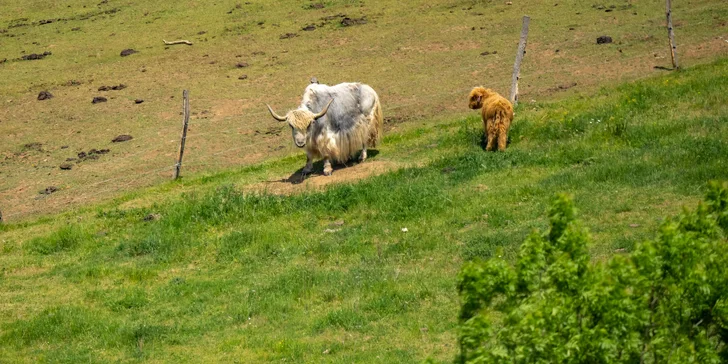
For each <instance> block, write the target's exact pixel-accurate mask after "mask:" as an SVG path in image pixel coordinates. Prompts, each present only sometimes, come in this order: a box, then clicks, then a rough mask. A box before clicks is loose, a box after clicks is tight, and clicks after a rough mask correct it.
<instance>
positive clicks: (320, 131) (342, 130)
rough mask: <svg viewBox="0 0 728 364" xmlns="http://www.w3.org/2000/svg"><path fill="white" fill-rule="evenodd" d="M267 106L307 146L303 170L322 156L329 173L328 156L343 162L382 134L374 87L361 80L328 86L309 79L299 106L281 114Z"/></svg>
mask: <svg viewBox="0 0 728 364" xmlns="http://www.w3.org/2000/svg"><path fill="white" fill-rule="evenodd" d="M266 106H268V110H269V111H270V114H271V115H273V118H275V119H276V120H278V121H285V122H288V125H289V126H290V127H291V130H292V132H293V142H294V143H295V144H296V146H298V147H299V148H304V147H305V148H306V166H305V167H304V168H303V174H304V175H306V174H309V173H311V172H312V171H313V159H314V158H323V159H324V175H327V176H330V175H331V172H332V171H333V168H331V160H332V159H333V160H334V161H338V162H345V161H347V160H348V159H349V158H351V157H352V156H353V155H354V154H355V153H356V152H357V151H359V150H361V155H360V157H359V160H360V161H362V162H363V161H364V160H365V159H366V158H367V148H369V147H375V146H376V145H377V142H378V141H379V138H380V136H381V135H382V107H381V105H380V104H379V96H377V93H376V92H374V90H373V89H372V88H371V87H369V86H367V85H365V84H362V83H341V84H338V85H336V86H327V85H322V84H317V83H312V84H310V85H309V86H308V87H306V91H304V93H303V100H302V101H301V106H299V107H298V109H295V110H291V111H289V112H288V113H286V116H285V117H284V116H280V115H278V114H276V113H275V111H273V109H272V108H271V107H270V106H269V105H266Z"/></svg>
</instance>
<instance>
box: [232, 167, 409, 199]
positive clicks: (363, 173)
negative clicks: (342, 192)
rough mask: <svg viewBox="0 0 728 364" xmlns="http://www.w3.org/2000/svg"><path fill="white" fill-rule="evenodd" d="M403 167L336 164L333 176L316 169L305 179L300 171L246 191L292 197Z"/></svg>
mask: <svg viewBox="0 0 728 364" xmlns="http://www.w3.org/2000/svg"><path fill="white" fill-rule="evenodd" d="M318 164H320V163H316V164H315V166H316V167H321V166H318ZM403 166H404V165H402V164H398V163H394V162H389V161H372V160H367V161H366V162H364V163H358V164H354V165H351V164H349V165H343V164H336V165H334V166H333V167H334V173H333V174H332V175H331V176H324V175H322V169H321V168H315V170H314V173H313V174H311V175H308V176H307V177H306V178H305V179H304V178H303V176H302V175H301V170H298V171H296V172H295V173H293V174H292V175H290V176H288V177H286V178H281V179H279V180H272V181H265V182H261V183H256V184H253V185H250V186H248V187H246V188H245V189H246V190H251V191H259V192H267V193H272V194H275V195H290V194H293V193H298V192H302V191H305V190H320V189H322V188H324V187H326V186H328V185H331V184H338V183H347V182H356V181H359V180H361V179H364V178H367V177H372V176H378V175H380V174H384V173H387V172H389V171H393V170H396V169H399V168H402V167H403Z"/></svg>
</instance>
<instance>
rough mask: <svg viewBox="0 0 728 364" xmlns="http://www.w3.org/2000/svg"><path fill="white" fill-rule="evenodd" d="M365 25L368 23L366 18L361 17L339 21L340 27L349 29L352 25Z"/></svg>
mask: <svg viewBox="0 0 728 364" xmlns="http://www.w3.org/2000/svg"><path fill="white" fill-rule="evenodd" d="M366 23H368V21H367V17H366V16H364V17H361V18H348V17H346V18H344V19H341V26H344V27H350V26H352V25H363V24H366Z"/></svg>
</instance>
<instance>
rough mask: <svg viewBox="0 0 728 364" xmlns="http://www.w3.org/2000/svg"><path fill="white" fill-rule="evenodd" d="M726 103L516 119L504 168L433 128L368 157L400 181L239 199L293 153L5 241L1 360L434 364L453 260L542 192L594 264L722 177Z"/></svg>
mask: <svg viewBox="0 0 728 364" xmlns="http://www.w3.org/2000/svg"><path fill="white" fill-rule="evenodd" d="M727 92H728V61H726V60H721V61H718V62H715V63H713V64H710V65H706V66H700V67H695V68H692V69H688V70H685V71H682V72H677V73H671V74H669V75H667V76H664V77H660V78H654V79H649V80H645V81H641V82H637V83H633V84H625V85H622V86H619V87H616V88H605V89H603V90H602V91H600V92H597V93H595V94H593V95H591V97H589V98H578V97H574V98H571V99H567V100H564V101H559V102H554V103H536V104H530V103H524V104H521V105H520V106H519V108H518V110H517V119H516V122H515V123H514V125H513V130H512V133H511V140H512V143H511V144H510V146H509V149H508V150H507V151H506V152H505V153H486V152H484V151H483V150H482V130H481V129H480V125H481V124H480V120H478V119H477V118H476V117H469V118H467V119H451V120H444V121H442V122H439V123H430V124H428V125H426V126H423V127H421V128H417V129H412V130H409V131H405V132H403V133H394V134H391V135H389V136H387V138H386V139H385V143H384V144H383V145H384V146H383V147H382V148H380V149H379V151H380V154H379V155H377V156H376V157H374V158H373V159H372V160H373V162H376V161H377V160H386V159H387V158H389V159H391V160H397V159H399V160H402V161H405V162H406V163H408V164H409V166H408V167H404V168H400V169H397V170H395V171H392V172H390V173H386V174H382V175H379V176H374V177H371V178H367V179H364V180H362V181H359V182H355V183H344V184H337V185H332V186H329V187H328V188H326V189H325V190H322V191H304V192H302V193H297V194H293V195H290V196H284V195H272V194H265V193H259V192H245V191H247V190H246V189H245V186H246V185H247V184H249V183H251V182H255V181H260V180H265V179H266V178H270V177H271V176H275V175H279V174H280V173H281V172H283V171H289V172H290V171H292V170H295V169H296V168H300V167H301V166H302V164H303V157H301V156H297V157H289V158H285V159H281V160H276V161H271V162H268V163H266V164H262V165H257V166H252V167H246V168H241V169H238V170H230V171H227V172H225V173H222V174H219V175H208V176H202V177H199V178H192V179H187V180H183V181H180V182H177V183H168V184H165V185H162V186H159V187H156V188H153V189H149V190H146V191H138V192H134V193H131V194H129V195H128V196H125V197H122V198H120V199H119V200H117V201H114V202H112V203H108V204H104V205H98V206H95V207H93V206H92V207H87V208H84V209H81V210H77V211H74V212H72V213H67V214H63V215H59V216H57V217H56V218H55V219H45V220H39V221H36V222H33V221H29V222H25V223H22V224H17V225H14V224H10V225H3V226H2V235H0V242H2V249H1V251H2V255H0V265H1V266H2V267H3V274H2V276H0V292H1V293H0V295H1V297H0V299H2V301H3V302H4V305H3V306H2V308H0V327H2V332H1V333H0V347H2V350H0V361H3V362H4V361H7V362H35V361H58V362H80V361H90V362H108V361H165V362H170V361H192V362H211V361H224V362H233V361H238V362H266V361H287V362H381V363H392V362H417V361H422V360H425V359H426V358H433V359H436V360H441V361H450V360H452V359H453V358H454V356H455V353H456V348H457V345H456V341H455V340H456V333H455V329H456V322H457V321H456V320H457V314H458V307H459V302H458V299H457V295H456V292H455V278H456V274H457V272H458V270H459V269H460V267H461V265H462V263H463V262H464V261H467V260H472V259H480V258H486V257H490V256H492V255H493V254H495V253H496V251H498V252H500V254H505V255H506V256H507V257H510V258H512V257H513V255H514V254H515V251H516V249H517V247H518V245H519V243H520V242H521V241H523V239H524V238H525V237H526V236H527V235H528V234H529V233H530V232H531V231H533V230H534V229H544V228H545V227H546V224H547V221H546V219H545V216H544V212H545V210H546V207H547V204H548V202H549V201H550V199H551V197H552V196H553V195H554V194H555V193H558V192H568V193H570V194H572V195H573V196H574V198H575V203H576V206H577V207H578V208H579V209H580V216H581V217H582V219H583V220H584V222H585V224H586V225H587V226H589V227H590V229H591V231H592V234H593V240H594V243H593V244H592V246H591V248H590V249H591V253H592V256H593V259H602V258H604V257H608V256H610V255H611V254H612V253H613V251H614V250H616V249H626V250H630V249H631V247H632V246H633V245H634V243H635V242H637V241H640V240H642V239H646V238H647V237H650V236H652V235H653V233H654V231H655V230H656V227H657V226H658V224H659V223H660V219H661V218H662V217H663V216H666V215H673V214H676V213H677V212H679V211H680V208H681V206H684V205H694V204H695V203H697V201H698V200H699V199H700V197H701V195H702V191H703V190H704V187H705V185H706V183H707V181H708V180H712V179H719V180H728V164H727V162H728V158H727V157H726V156H728V142H726V141H728V103H726V102H725V101H726V98H725V95H726V94H727ZM336 173H340V174H344V173H347V170H345V169H343V170H339V171H337V172H336ZM179 191H186V192H184V194H182V195H180V193H179ZM135 200H139V201H142V202H145V201H156V202H152V203H140V204H138V205H137V207H125V206H127V205H126V204H129V203H132V205H133V202H134V201H135ZM152 213H158V214H160V215H161V218H159V219H158V220H152V221H144V217H145V216H147V215H149V214H152ZM339 220H343V222H344V223H343V225H341V224H338V223H335V222H337V221H339ZM403 228H407V230H408V231H407V232H403V231H402V229H403Z"/></svg>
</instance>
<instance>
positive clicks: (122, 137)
mask: <svg viewBox="0 0 728 364" xmlns="http://www.w3.org/2000/svg"><path fill="white" fill-rule="evenodd" d="M132 139H134V137H132V136H131V135H126V134H122V135H119V136H117V137H116V138H114V139H112V140H111V142H112V143H121V142H126V141H129V140H132Z"/></svg>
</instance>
